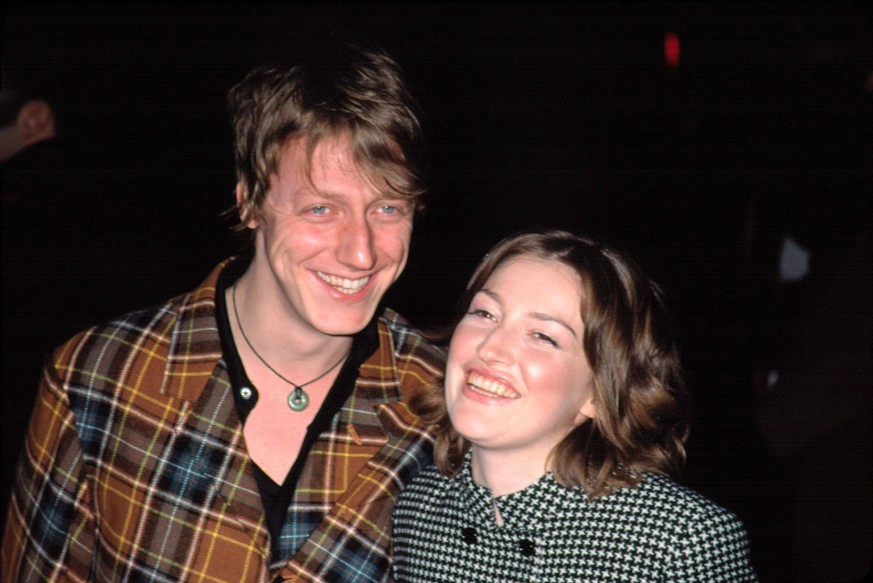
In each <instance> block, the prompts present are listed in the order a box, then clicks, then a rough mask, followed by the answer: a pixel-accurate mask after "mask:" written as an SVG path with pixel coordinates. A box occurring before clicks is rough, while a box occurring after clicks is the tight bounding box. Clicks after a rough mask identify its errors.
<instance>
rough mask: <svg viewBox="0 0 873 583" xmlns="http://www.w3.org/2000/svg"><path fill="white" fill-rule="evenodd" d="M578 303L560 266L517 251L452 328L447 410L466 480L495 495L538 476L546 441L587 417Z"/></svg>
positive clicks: (587, 378)
mask: <svg viewBox="0 0 873 583" xmlns="http://www.w3.org/2000/svg"><path fill="white" fill-rule="evenodd" d="M531 282H536V285H531ZM581 300H582V291H581V286H580V282H579V277H578V275H577V274H576V273H575V272H574V271H573V270H572V269H571V268H570V267H568V266H567V265H565V264H563V263H561V262H558V261H554V260H547V259H541V258H538V257H535V256H533V255H520V256H516V257H512V258H510V259H508V260H507V261H506V262H504V263H503V264H502V265H501V266H500V267H498V268H497V270H495V271H494V273H493V274H492V275H491V277H489V279H488V281H487V282H486V284H485V286H484V287H483V289H482V290H480V291H479V292H478V293H477V294H476V295H475V296H474V298H473V300H472V302H471V304H470V306H469V309H468V310H467V314H466V315H465V316H464V318H463V319H462V320H461V322H460V323H459V324H458V326H457V328H456V329H455V332H454V335H453V337H452V341H451V345H450V348H449V355H448V364H447V371H446V401H447V405H448V411H449V415H450V417H451V419H452V423H453V424H454V426H455V428H456V429H457V430H458V431H459V432H460V433H461V434H462V435H463V436H464V437H466V438H467V439H469V440H470V441H471V442H472V444H473V446H472V449H473V478H474V479H475V480H476V481H477V482H478V483H480V484H483V485H485V486H488V487H489V488H491V489H492V491H493V492H494V494H495V495H496V496H500V495H503V494H508V493H512V492H516V491H519V490H521V489H523V488H525V487H526V486H528V485H530V484H532V483H534V482H535V481H537V480H538V479H539V478H540V477H542V476H543V475H544V473H545V472H546V466H547V459H548V456H549V454H550V452H551V451H552V449H553V448H554V447H555V445H557V444H558V443H559V442H560V441H561V440H562V439H563V438H564V437H565V436H566V435H567V433H569V432H570V431H571V430H572V429H573V427H575V426H576V425H579V424H580V423H582V422H584V421H585V420H586V419H588V418H593V417H594V416H595V415H596V411H595V408H594V404H593V389H592V380H593V374H592V372H591V368H590V366H589V365H588V361H587V359H586V357H585V353H584V351H583V348H582V333H583V330H584V324H583V322H582V317H581V314H580V306H581Z"/></svg>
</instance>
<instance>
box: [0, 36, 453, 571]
mask: <svg viewBox="0 0 873 583" xmlns="http://www.w3.org/2000/svg"><path fill="white" fill-rule="evenodd" d="M229 103H230V111H231V116H232V119H233V125H234V131H235V154H236V166H237V178H238V184H237V187H236V201H237V209H238V212H239V216H240V219H241V223H242V225H243V226H244V227H247V228H249V229H251V230H252V232H253V240H252V247H253V249H252V253H251V254H250V256H249V257H241V258H232V259H230V260H227V261H225V262H223V263H222V264H221V265H219V266H218V267H217V268H216V269H215V270H214V271H213V272H212V273H211V274H210V275H209V277H207V279H206V280H205V282H204V283H203V284H202V285H201V286H200V287H199V288H197V289H196V290H194V291H193V292H191V293H189V294H185V295H182V296H180V297H177V298H174V299H172V300H170V301H168V302H167V303H166V304H164V305H163V306H161V307H159V308H157V309H149V310H145V311H141V312H138V313H134V314H129V315H127V316H124V317H122V318H120V319H117V320H115V321H114V322H111V323H110V324H108V325H105V326H99V327H95V328H91V329H89V330H87V331H85V332H83V333H81V334H79V335H78V336H76V337H75V338H73V339H72V340H70V341H69V342H67V343H66V344H65V345H63V346H62V347H61V348H59V349H58V350H57V351H56V352H55V354H54V358H53V362H52V364H51V365H50V366H48V367H47V368H46V370H45V371H44V374H43V380H42V385H41V389H40V394H39V395H38V397H37V405H36V409H35V414H34V417H33V420H32V422H31V428H30V430H29V432H28V435H27V442H26V446H25V452H24V454H23V456H22V462H21V464H20V467H19V470H18V476H17V478H16V484H15V488H14V491H13V500H12V503H11V504H10V510H9V514H8V518H7V529H6V532H5V535H4V539H3V547H2V548H3V557H2V560H3V577H2V578H3V580H4V581H7V580H8V581H13V580H17V579H18V578H26V577H25V575H29V576H32V577H33V578H39V579H43V578H44V579H48V580H67V579H72V580H79V579H81V580H85V579H87V580H100V581H103V580H106V581H109V580H112V581H115V580H128V579H137V580H164V581H169V580H172V581H189V580H197V581H200V580H204V581H208V580H212V581H234V582H236V581H275V580H286V581H289V580H294V581H382V580H385V579H387V576H388V575H387V573H388V563H389V555H388V546H389V542H388V533H389V518H390V512H391V507H392V506H393V503H394V499H395V498H396V496H397V494H398V492H399V491H400V489H401V488H402V485H403V484H404V483H405V482H406V481H407V480H408V479H410V478H411V477H412V476H413V475H414V474H415V473H417V471H418V470H419V468H420V467H422V466H423V465H424V464H426V463H428V462H429V458H430V446H431V441H432V438H431V436H430V435H429V434H428V433H427V432H426V430H425V428H424V427H423V426H421V425H420V423H419V422H418V420H417V418H416V417H415V416H413V415H412V414H411V413H410V412H409V410H408V408H407V406H406V402H407V401H408V400H409V398H410V397H411V396H412V395H414V394H415V393H416V392H417V391H418V390H419V389H420V388H421V387H423V386H424V385H426V384H429V383H432V382H434V381H435V380H437V379H438V375H439V374H441V370H442V365H443V359H444V355H443V353H442V351H441V350H439V349H437V348H435V347H434V346H432V345H430V344H428V343H427V342H426V341H425V340H423V339H422V337H421V336H420V334H419V333H418V332H416V331H415V330H413V329H411V328H410V326H409V325H408V324H407V323H406V322H405V321H404V320H403V319H402V318H401V317H400V316H399V315H398V314H396V313H394V312H393V311H391V310H389V309H384V310H380V311H378V312H377V310H379V306H380V302H381V300H382V297H383V295H384V294H385V292H386V290H387V289H388V288H389V286H390V285H391V284H392V283H393V282H394V281H395V280H396V279H397V277H398V276H399V275H400V273H401V272H402V271H403V268H404V265H405V262H406V259H407V256H408V249H409V242H410V236H411V231H412V223H413V215H414V212H415V210H416V207H417V206H419V202H418V201H419V198H420V196H421V194H422V193H423V190H424V188H423V184H422V182H421V179H420V176H419V167H418V165H417V159H416V156H417V145H418V143H419V140H420V128H419V124H418V121H417V119H416V117H415V114H414V113H413V112H414V103H413V100H412V98H411V96H410V94H409V92H408V89H407V87H406V85H405V82H404V80H403V76H402V72H401V71H400V69H399V67H398V66H397V65H396V63H395V62H394V61H393V60H392V59H391V58H390V57H389V56H388V55H386V54H384V53H383V52H381V51H377V50H367V49H354V48H343V49H342V50H340V51H337V54H336V55H334V54H333V53H331V54H327V53H321V54H319V55H318V56H317V59H315V60H314V61H310V62H302V63H299V64H297V65H296V66H294V67H291V68H259V69H256V70H254V71H252V72H251V73H250V74H249V75H248V76H247V77H246V79H245V80H244V81H243V82H241V83H240V84H239V85H237V86H236V87H234V88H233V89H232V90H231V92H230V94H229Z"/></svg>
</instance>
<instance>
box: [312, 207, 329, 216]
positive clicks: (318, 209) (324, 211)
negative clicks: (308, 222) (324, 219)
mask: <svg viewBox="0 0 873 583" xmlns="http://www.w3.org/2000/svg"><path fill="white" fill-rule="evenodd" d="M309 212H310V213H311V214H313V215H325V214H327V207H326V206H321V205H320V206H314V207H312V208H310V209H309Z"/></svg>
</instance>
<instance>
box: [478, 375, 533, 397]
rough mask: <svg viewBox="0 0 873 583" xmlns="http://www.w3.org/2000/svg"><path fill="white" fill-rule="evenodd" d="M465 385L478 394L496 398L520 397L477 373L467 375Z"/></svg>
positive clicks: (500, 384)
mask: <svg viewBox="0 0 873 583" xmlns="http://www.w3.org/2000/svg"><path fill="white" fill-rule="evenodd" d="M467 384H468V385H470V388H471V389H473V390H474V391H476V392H478V393H482V394H484V395H489V396H494V395H496V396H498V397H502V398H504V399H518V398H519V397H520V396H521V395H519V394H518V393H516V392H515V391H513V390H512V389H510V388H509V387H507V386H506V385H504V384H503V383H500V382H498V381H495V380H491V379H487V378H485V377H484V376H482V375H481V374H479V373H476V372H471V373H470V374H469V375H467Z"/></svg>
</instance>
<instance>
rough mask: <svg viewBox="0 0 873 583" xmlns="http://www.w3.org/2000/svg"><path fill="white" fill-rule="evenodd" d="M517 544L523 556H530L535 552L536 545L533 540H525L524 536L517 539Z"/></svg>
mask: <svg viewBox="0 0 873 583" xmlns="http://www.w3.org/2000/svg"><path fill="white" fill-rule="evenodd" d="M518 546H520V547H521V554H522V555H524V556H525V557H532V556H534V555H535V554H536V553H537V551H536V547H534V544H533V542H531V541H529V540H527V539H526V538H523V539H521V540H520V541H518Z"/></svg>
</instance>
